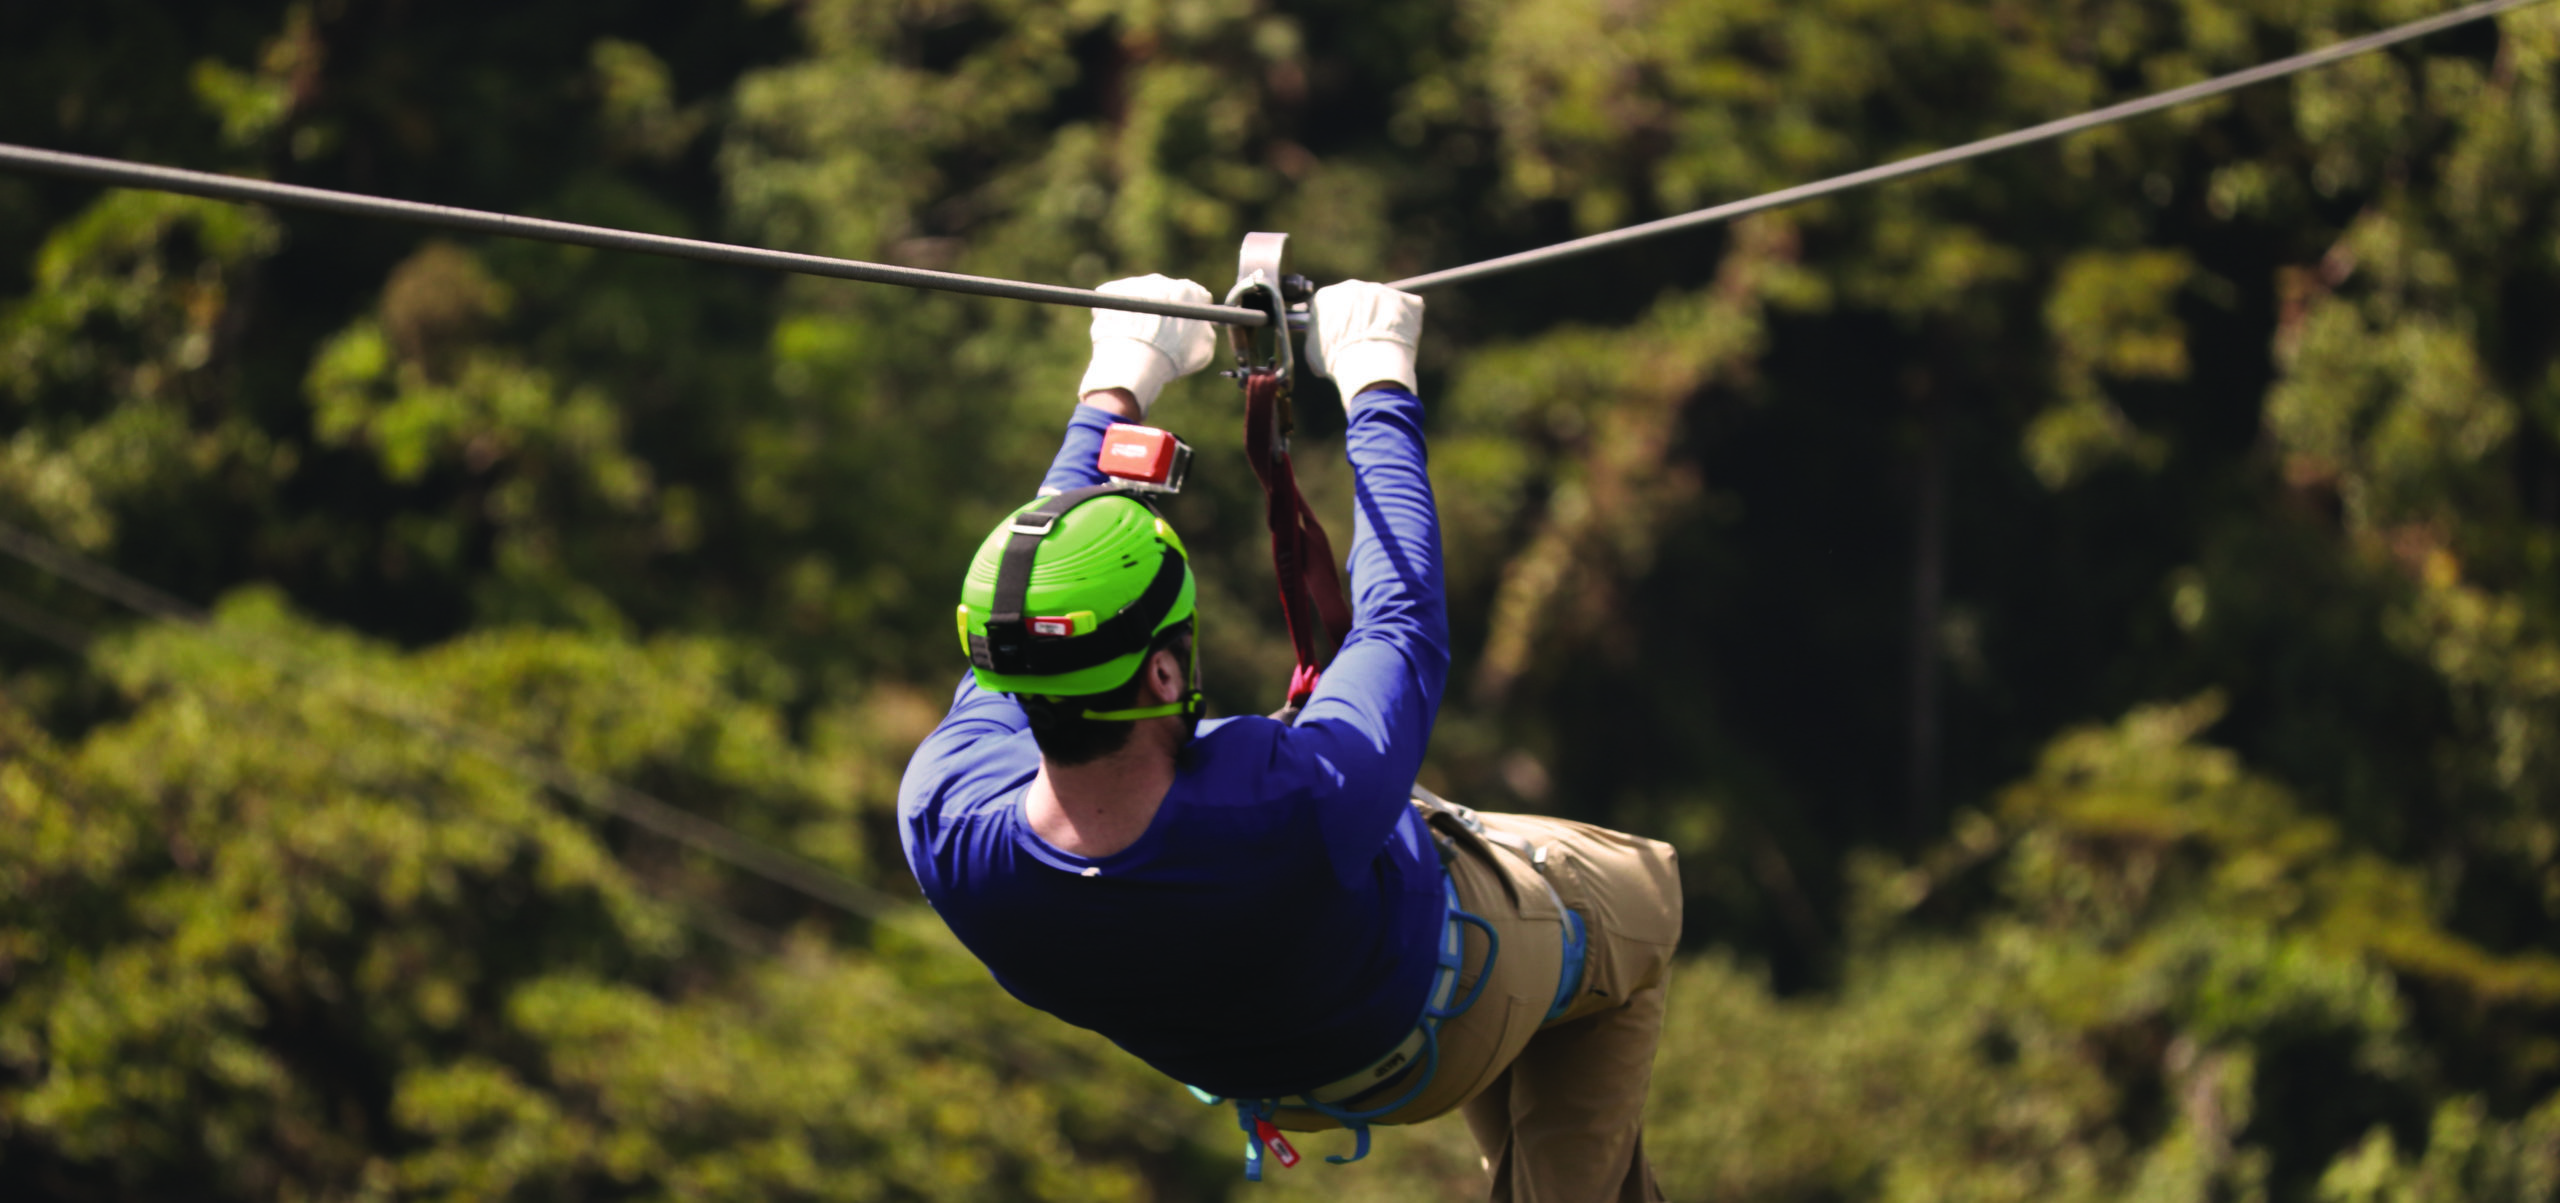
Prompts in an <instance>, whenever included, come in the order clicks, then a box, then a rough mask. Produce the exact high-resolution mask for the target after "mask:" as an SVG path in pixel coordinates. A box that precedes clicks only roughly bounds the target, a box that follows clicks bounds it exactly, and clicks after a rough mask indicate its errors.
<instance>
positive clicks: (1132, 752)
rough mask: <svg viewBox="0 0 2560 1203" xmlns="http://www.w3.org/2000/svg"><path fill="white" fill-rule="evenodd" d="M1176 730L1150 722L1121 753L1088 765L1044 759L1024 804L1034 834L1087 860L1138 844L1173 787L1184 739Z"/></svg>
mask: <svg viewBox="0 0 2560 1203" xmlns="http://www.w3.org/2000/svg"><path fill="white" fill-rule="evenodd" d="M1172 727H1173V722H1172V720H1169V719H1148V720H1146V721H1144V722H1141V723H1140V724H1138V729H1137V730H1135V731H1132V732H1130V733H1129V742H1128V744H1127V745H1126V746H1124V747H1122V748H1121V749H1120V750H1119V751H1117V752H1114V753H1112V754H1111V755H1109V756H1105V757H1103V758H1101V759H1099V760H1094V761H1089V762H1087V763H1084V764H1077V765H1058V764H1052V763H1050V762H1049V761H1047V760H1046V759H1043V760H1042V761H1041V762H1040V775H1039V776H1037V777H1035V778H1033V779H1032V782H1031V792H1030V794H1029V795H1027V796H1026V797H1025V798H1024V799H1023V808H1024V810H1025V812H1026V817H1028V818H1029V819H1030V821H1031V830H1032V831H1033V832H1035V833H1037V834H1038V835H1039V836H1040V838H1041V839H1044V840H1047V841H1048V842H1049V846H1050V847H1053V848H1056V849H1058V850H1059V851H1061V852H1067V853H1072V854H1074V855H1076V856H1084V857H1102V856H1109V855H1111V854H1112V853H1114V852H1118V851H1120V850H1121V849H1124V848H1127V847H1128V846H1129V845H1131V844H1134V843H1137V842H1138V837H1139V836H1142V835H1145V834H1146V833H1147V825H1148V824H1150V823H1153V822H1154V821H1155V817H1156V810H1157V808H1158V807H1161V806H1162V805H1164V795H1165V791H1167V790H1170V789H1172V788H1173V760H1174V751H1175V748H1176V746H1177V742H1178V740H1179V739H1180V736H1179V735H1178V734H1175V733H1174V731H1173V730H1171V728H1172ZM1168 736H1170V737H1171V738H1168Z"/></svg>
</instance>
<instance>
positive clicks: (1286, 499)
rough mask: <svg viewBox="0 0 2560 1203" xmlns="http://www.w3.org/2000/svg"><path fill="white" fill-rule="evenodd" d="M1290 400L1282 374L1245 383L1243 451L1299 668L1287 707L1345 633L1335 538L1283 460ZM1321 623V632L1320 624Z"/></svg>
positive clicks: (1312, 687)
mask: <svg viewBox="0 0 2560 1203" xmlns="http://www.w3.org/2000/svg"><path fill="white" fill-rule="evenodd" d="M1290 428H1291V419H1290V414H1289V398H1288V393H1287V391H1286V388H1285V386H1284V385H1283V383H1282V380H1281V377H1280V374H1279V373H1277V372H1273V371H1269V370H1267V369H1256V370H1255V371H1253V372H1252V373H1251V374H1250V375H1248V376H1246V377H1245V382H1244V454H1245V460H1246V462H1248V463H1251V464H1252V465H1253V475H1254V478H1255V479H1257V480H1259V481H1261V482H1262V497H1263V503H1264V504H1263V510H1264V515H1265V518H1266V521H1267V524H1268V525H1269V526H1270V528H1271V571H1272V574H1273V575H1274V576H1276V577H1278V578H1279V584H1280V616H1281V617H1282V618H1283V619H1286V620H1287V622H1288V624H1289V645H1290V647H1291V648H1292V649H1294V650H1295V651H1296V653H1297V657H1298V665H1297V668H1296V670H1295V671H1293V672H1291V673H1290V674H1289V701H1288V707H1287V708H1288V710H1290V711H1295V710H1296V709H1297V708H1298V707H1300V706H1303V705H1305V704H1306V701H1307V697H1308V695H1310V694H1313V693H1314V692H1315V691H1316V679H1317V677H1319V676H1320V675H1322V673H1323V671H1324V666H1325V665H1327V664H1330V663H1332V662H1333V654H1334V653H1335V652H1337V651H1340V650H1342V639H1343V636H1344V635H1346V634H1348V633H1349V632H1350V630H1351V606H1350V603H1349V602H1347V601H1345V600H1344V597H1343V591H1342V572H1341V570H1340V569H1338V568H1336V567H1335V566H1334V560H1333V541H1332V540H1330V539H1327V538H1326V537H1325V533H1324V525H1323V524H1322V523H1320V522H1318V521H1316V514H1315V510H1314V509H1312V508H1310V507H1309V506H1308V505H1307V499H1306V497H1305V496H1304V495H1302V494H1300V493H1299V492H1298V473H1297V469H1296V468H1295V467H1294V466H1292V465H1291V464H1290V462H1289V431H1290ZM1319 622H1321V624H1322V626H1321V627H1319V626H1318V623H1319Z"/></svg>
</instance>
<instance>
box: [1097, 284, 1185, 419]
mask: <svg viewBox="0 0 2560 1203" xmlns="http://www.w3.org/2000/svg"><path fill="white" fill-rule="evenodd" d="M1094 291H1095V292H1104V293H1109V294H1111V295H1113V296H1118V297H1143V298H1145V299H1147V300H1150V301H1178V302H1181V303H1183V304H1186V305H1206V304H1208V303H1209V290H1208V289H1206V288H1202V287H1201V286H1199V285H1197V284H1194V283H1192V282H1191V281H1189V280H1175V279H1171V278H1168V277H1165V276H1159V275H1146V276H1134V277H1131V278H1129V279H1126V280H1113V281H1112V282H1110V283H1108V284H1105V285H1103V286H1102V287H1100V288H1097V289H1095V290H1094ZM1217 348H1218V341H1217V334H1216V332H1214V331H1212V330H1211V329H1210V328H1209V323H1207V322H1204V321H1201V320H1199V319H1197V318H1187V317H1163V316H1160V315H1158V314H1153V313H1131V312H1129V311H1127V310H1124V309H1096V310H1094V311H1093V361H1092V362H1091V363H1089V364H1087V365H1085V369H1084V383H1082V384H1080V385H1078V386H1076V394H1077V396H1078V397H1080V398H1082V399H1083V401H1084V403H1085V404H1088V405H1093V404H1097V403H1101V402H1105V401H1109V402H1116V403H1114V404H1103V405H1102V408H1105V409H1110V410H1114V411H1117V412H1119V413H1120V416H1121V417H1124V418H1144V417H1146V416H1147V410H1148V409H1150V408H1152V407H1153V406H1154V405H1155V403H1156V395H1157V394H1159V393H1162V392H1163V391H1164V386H1165V384H1166V383H1167V382H1168V381H1171V380H1173V379H1175V378H1177V377H1182V376H1188V375H1190V374H1191V373H1193V372H1197V371H1199V370H1200V369H1202V368H1204V367H1207V366H1209V357H1210V356H1211V355H1213V354H1215V353H1216V351H1217ZM1130 409H1135V410H1136V412H1135V413H1131V412H1127V411H1128V410H1130Z"/></svg>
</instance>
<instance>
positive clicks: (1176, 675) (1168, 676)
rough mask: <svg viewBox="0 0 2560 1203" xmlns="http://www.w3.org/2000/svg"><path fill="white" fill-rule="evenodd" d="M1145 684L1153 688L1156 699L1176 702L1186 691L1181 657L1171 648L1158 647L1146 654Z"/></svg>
mask: <svg viewBox="0 0 2560 1203" xmlns="http://www.w3.org/2000/svg"><path fill="white" fill-rule="evenodd" d="M1147 684H1148V686H1149V687H1150V688H1152V689H1154V690H1155V693H1156V699H1157V700H1158V701H1162V702H1178V701H1181V700H1182V695H1183V694H1184V693H1185V692H1187V687H1186V686H1185V685H1184V683H1183V677H1182V658H1181V657H1179V656H1176V655H1174V654H1173V650H1172V649H1171V648H1160V649H1158V650H1156V651H1154V652H1152V653H1149V654H1148V656H1147Z"/></svg>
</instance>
